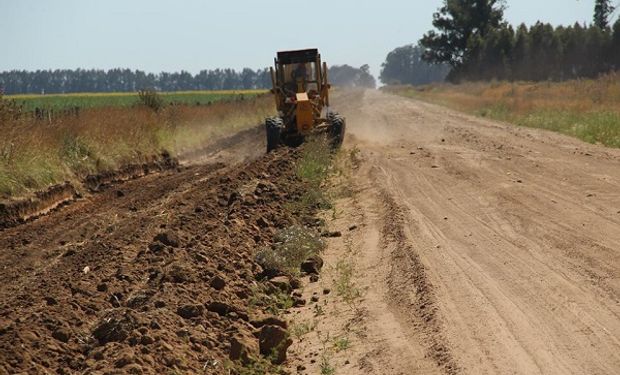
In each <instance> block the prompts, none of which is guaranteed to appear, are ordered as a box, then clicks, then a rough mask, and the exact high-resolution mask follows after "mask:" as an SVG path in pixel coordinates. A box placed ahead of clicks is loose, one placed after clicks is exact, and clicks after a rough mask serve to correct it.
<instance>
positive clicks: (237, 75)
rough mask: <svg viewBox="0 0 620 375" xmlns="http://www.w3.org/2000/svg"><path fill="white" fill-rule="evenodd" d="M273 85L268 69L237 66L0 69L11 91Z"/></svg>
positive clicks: (3, 85)
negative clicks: (146, 69)
mask: <svg viewBox="0 0 620 375" xmlns="http://www.w3.org/2000/svg"><path fill="white" fill-rule="evenodd" d="M270 85H271V77H270V75H269V69H258V70H252V69H249V68H246V69H243V70H241V71H236V70H234V69H215V70H202V71H200V72H199V73H198V74H191V73H189V72H186V71H181V72H176V73H167V72H162V73H159V74H153V73H146V72H143V71H141V70H130V69H110V70H107V71H106V70H99V69H75V70H72V69H58V70H37V71H34V72H31V71H25V70H12V71H6V72H0V89H2V90H4V93H5V94H7V95H10V94H32V93H35V94H39V93H46V94H57V93H74V92H134V91H138V90H141V89H156V90H159V91H186V90H242V89H257V88H266V87H269V86H270Z"/></svg>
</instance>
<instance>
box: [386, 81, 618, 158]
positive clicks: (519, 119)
mask: <svg viewBox="0 0 620 375" xmlns="http://www.w3.org/2000/svg"><path fill="white" fill-rule="evenodd" d="M387 90H388V91H391V92H395V93H397V94H401V95H404V96H410V97H415V98H419V99H423V100H427V101H430V102H433V103H437V104H442V105H445V106H448V107H451V108H454V109H458V110H461V111H464V112H468V113H472V114H476V115H479V116H483V117H490V118H493V119H496V120H501V121H507V122H510V123H513V124H516V125H522V126H529V127H537V128H544V129H549V130H553V131H557V132H560V133H564V134H568V135H572V136H575V137H578V138H580V139H583V140H585V141H587V142H591V143H601V144H603V145H606V146H610V147H620V75H617V74H611V75H607V76H604V77H602V78H599V79H596V80H574V81H566V82H542V83H526V82H517V83H509V82H491V83H464V84H461V85H449V84H442V85H431V86H423V87H418V88H413V87H395V88H388V89H387Z"/></svg>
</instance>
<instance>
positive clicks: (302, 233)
mask: <svg viewBox="0 0 620 375" xmlns="http://www.w3.org/2000/svg"><path fill="white" fill-rule="evenodd" d="M324 248H325V241H323V239H322V238H321V236H320V235H319V233H318V232H316V231H315V230H313V229H310V228H306V227H301V226H297V225H295V226H291V227H289V228H286V229H283V230H281V231H279V232H278V234H277V235H276V237H275V244H274V245H273V246H272V247H271V248H265V249H262V250H260V251H259V252H258V253H257V254H256V261H257V262H258V264H260V265H261V266H262V267H263V269H265V271H266V272H268V273H279V272H287V273H291V274H295V273H297V272H298V269H299V265H300V264H301V263H302V262H303V261H304V260H306V259H307V258H308V257H309V256H311V255H313V254H318V253H319V252H321V251H322V250H323V249H324Z"/></svg>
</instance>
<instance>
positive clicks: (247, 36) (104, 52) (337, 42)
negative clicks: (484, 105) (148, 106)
mask: <svg viewBox="0 0 620 375" xmlns="http://www.w3.org/2000/svg"><path fill="white" fill-rule="evenodd" d="M441 3H442V1H441V0H428V1H415V0H408V1H407V0H373V1H370V0H314V1H312V0H306V1H294V0H216V1H213V0H209V1H207V0H177V1H172V0H105V1H103V0H102V1H95V0H0V19H1V21H0V45H1V46H2V47H1V49H0V71H2V70H10V69H26V70H36V69H50V68H51V69H56V68H78V67H81V68H102V69H109V68H114V67H123V68H131V69H141V70H145V71H148V72H160V71H179V70H182V69H183V70H187V71H190V72H192V73H196V72H198V71H200V70H201V69H213V68H218V67H219V68H223V67H232V68H235V69H240V68H243V67H250V68H259V67H265V66H269V65H270V64H271V62H272V61H273V56H274V54H275V52H276V51H277V50H282V49H298V48H305V47H319V48H320V50H321V53H322V55H323V58H324V60H326V61H328V63H331V64H344V63H347V64H350V65H354V66H361V65H362V64H369V65H370V66H371V68H372V71H373V73H375V74H377V73H378V71H379V68H380V65H381V62H382V61H383V60H384V59H385V56H386V54H387V53H388V52H389V51H391V50H392V49H393V48H395V47H398V46H401V45H405V44H408V43H414V42H416V41H417V40H418V39H419V38H420V37H421V36H422V34H423V33H424V32H426V31H427V30H429V29H430V28H431V20H432V14H433V12H434V11H435V10H436V9H437V8H438V7H439V6H440V5H441ZM508 7H509V8H508V10H507V12H506V18H507V19H508V21H510V22H511V23H513V24H517V23H521V22H525V23H527V24H532V23H535V22H536V21H537V20H542V21H545V22H551V23H553V24H572V23H574V22H576V21H579V22H590V20H591V19H592V10H593V7H594V0H508Z"/></svg>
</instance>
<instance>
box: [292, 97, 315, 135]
mask: <svg viewBox="0 0 620 375" xmlns="http://www.w3.org/2000/svg"><path fill="white" fill-rule="evenodd" d="M295 99H296V102H297V105H296V108H295V117H296V119H297V131H298V132H300V133H301V134H304V135H305V134H307V133H309V132H310V131H312V128H313V127H314V109H313V105H312V102H311V101H310V98H308V94H306V93H305V92H302V93H298V94H296V97H295Z"/></svg>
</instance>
